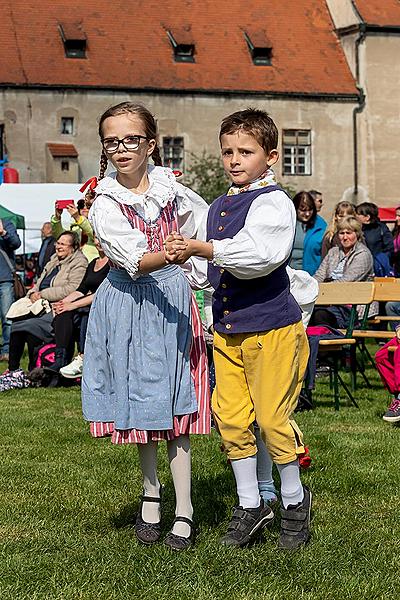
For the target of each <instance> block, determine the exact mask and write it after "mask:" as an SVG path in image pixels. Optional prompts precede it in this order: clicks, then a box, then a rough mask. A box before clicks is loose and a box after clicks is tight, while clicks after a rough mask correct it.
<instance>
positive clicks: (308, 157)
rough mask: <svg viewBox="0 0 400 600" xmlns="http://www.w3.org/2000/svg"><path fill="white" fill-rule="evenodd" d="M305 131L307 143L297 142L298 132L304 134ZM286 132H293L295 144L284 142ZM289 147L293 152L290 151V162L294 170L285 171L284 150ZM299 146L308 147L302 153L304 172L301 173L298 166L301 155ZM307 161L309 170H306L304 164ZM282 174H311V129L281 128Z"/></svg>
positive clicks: (307, 175)
mask: <svg viewBox="0 0 400 600" xmlns="http://www.w3.org/2000/svg"><path fill="white" fill-rule="evenodd" d="M304 133H307V135H308V139H309V141H308V143H307V144H304V143H302V144H300V143H299V134H304ZM288 134H292V135H293V134H294V136H295V140H296V143H295V144H290V143H287V142H285V135H288ZM287 148H289V149H291V150H292V151H293V152H291V155H292V156H291V161H290V162H291V164H293V165H294V172H292V171H291V172H287V171H286V170H285V158H286V155H285V150H286V149H287ZM300 148H304V149H305V148H308V152H307V151H305V152H304V154H303V157H304V169H305V172H304V173H301V172H300V171H299V168H300V166H301V165H300V160H299V159H300V158H301V156H299V149H300ZM307 162H308V167H309V170H308V171H306V166H307ZM282 175H283V176H284V177H286V176H287V177H310V176H311V175H312V129H293V128H290V129H282Z"/></svg>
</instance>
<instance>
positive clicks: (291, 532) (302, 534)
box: [278, 485, 312, 550]
mask: <svg viewBox="0 0 400 600" xmlns="http://www.w3.org/2000/svg"><path fill="white" fill-rule="evenodd" d="M303 490H304V498H303V501H302V502H300V503H299V504H296V505H295V506H292V505H289V506H288V507H287V509H284V508H283V506H281V535H280V538H279V544H278V546H279V548H282V549H283V550H297V548H299V547H300V546H302V545H304V544H306V543H307V542H308V540H309V539H310V519H311V500H312V494H311V492H310V490H309V489H308V487H307V486H305V485H303Z"/></svg>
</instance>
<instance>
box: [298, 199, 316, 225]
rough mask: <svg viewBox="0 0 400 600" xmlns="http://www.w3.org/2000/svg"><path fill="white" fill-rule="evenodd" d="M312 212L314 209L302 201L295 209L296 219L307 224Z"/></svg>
mask: <svg viewBox="0 0 400 600" xmlns="http://www.w3.org/2000/svg"><path fill="white" fill-rule="evenodd" d="M313 212H314V207H312V206H311V205H310V204H309V203H308V202H307V201H305V200H302V201H301V202H300V204H299V208H298V209H297V218H298V220H299V221H301V222H302V223H308V221H309V220H310V219H311V218H312V216H313Z"/></svg>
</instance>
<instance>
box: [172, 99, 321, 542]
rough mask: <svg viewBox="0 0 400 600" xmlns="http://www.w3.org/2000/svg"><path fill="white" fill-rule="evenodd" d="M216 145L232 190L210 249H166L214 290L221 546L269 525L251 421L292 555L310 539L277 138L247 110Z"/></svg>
mask: <svg viewBox="0 0 400 600" xmlns="http://www.w3.org/2000/svg"><path fill="white" fill-rule="evenodd" d="M220 143H221V151H222V160H223V164H224V169H225V171H226V173H227V175H228V176H229V177H230V179H231V181H232V185H231V187H230V189H229V190H228V192H227V194H226V195H223V196H221V197H220V198H217V200H215V201H214V202H213V204H212V205H211V206H210V209H209V213H208V219H207V233H206V239H207V240H209V241H207V242H202V241H199V240H194V239H188V238H187V237H186V238H184V237H183V236H179V235H178V234H174V235H171V236H169V237H168V238H167V240H166V249H167V251H168V257H171V259H173V260H174V261H175V262H182V263H183V262H185V261H186V260H187V259H188V258H189V257H191V256H199V257H204V258H206V259H207V260H208V261H209V265H208V278H209V281H210V283H211V285H212V287H213V288H214V290H215V292H214V297H213V316H214V330H215V334H214V361H215V370H216V388H215V391H214V394H213V400H212V406H213V413H214V418H215V423H216V425H217V427H218V430H219V432H220V434H221V436H222V439H223V443H224V447H225V450H226V453H227V455H228V458H229V459H230V461H231V465H232V469H233V473H234V476H235V479H236V488H237V493H238V497H239V506H238V507H236V508H235V509H234V511H233V517H232V520H231V522H230V524H229V527H228V531H227V533H226V534H225V535H224V536H223V538H222V540H221V542H222V543H223V544H226V545H231V546H244V545H245V544H247V543H249V542H250V541H252V540H253V539H254V537H255V536H256V535H257V532H258V531H259V530H260V529H261V528H263V527H264V526H265V525H267V524H268V523H269V522H270V521H271V519H272V518H273V512H272V510H271V508H270V507H269V506H266V505H264V502H263V500H262V499H261V498H260V493H259V489H258V483H257V456H256V455H257V446H256V440H255V435H254V429H253V423H254V421H255V420H257V423H258V425H259V427H260V431H261V435H262V438H263V439H264V441H265V443H266V445H267V448H268V451H269V453H270V455H271V457H272V459H273V460H274V462H275V463H276V464H277V467H278V470H279V473H280V478H281V497H282V507H281V515H282V520H281V535H280V541H279V545H280V547H281V548H286V549H295V548H297V547H299V546H300V545H301V544H304V543H306V542H307V541H308V539H309V536H310V531H309V525H310V509H311V492H310V491H309V489H308V488H307V487H306V486H303V485H302V484H301V481H300V474H299V464H298V458H297V456H298V454H301V453H303V452H304V446H303V442H302V436H301V432H300V431H299V429H298V428H297V426H296V424H295V422H294V421H293V420H292V419H291V415H292V413H293V411H294V409H295V407H296V404H297V399H298V395H299V393H300V389H301V385H302V381H303V376H304V372H305V369H306V365H307V359H308V344H307V338H306V335H305V332H304V327H303V324H302V322H301V312H300V309H299V307H298V305H297V303H296V302H295V300H294V298H293V296H292V295H291V294H290V290H289V278H288V275H287V272H286V264H287V262H288V259H289V256H290V253H291V249H292V245H293V238H294V234H295V227H296V213H295V210H294V207H293V203H292V201H291V200H290V198H289V197H288V196H287V195H286V194H285V193H284V192H283V190H281V189H280V188H279V186H277V185H276V183H275V179H274V174H273V172H272V171H271V167H272V165H274V164H275V163H276V162H277V160H278V151H277V150H276V147H277V143H278V132H277V129H276V126H275V124H274V122H273V121H272V119H271V118H270V117H269V116H268V115H267V113H265V112H263V111H260V110H255V109H247V110H243V111H239V112H237V113H234V114H232V115H230V116H228V117H226V118H225V119H224V120H223V122H222V125H221V130H220Z"/></svg>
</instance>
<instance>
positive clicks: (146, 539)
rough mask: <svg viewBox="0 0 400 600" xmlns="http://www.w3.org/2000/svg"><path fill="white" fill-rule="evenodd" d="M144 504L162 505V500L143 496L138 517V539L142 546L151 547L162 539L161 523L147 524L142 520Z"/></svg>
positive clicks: (136, 528)
mask: <svg viewBox="0 0 400 600" xmlns="http://www.w3.org/2000/svg"><path fill="white" fill-rule="evenodd" d="M144 502H158V504H160V503H161V497H160V498H153V497H152V496H142V499H141V501H140V506H139V512H138V514H137V516H136V523H135V533H136V537H137V539H138V540H139V542H141V543H142V544H146V545H147V546H150V545H151V544H155V543H156V542H158V540H159V539H160V537H161V521H159V522H158V523H147V522H146V521H144V520H143V519H142V510H143V503H144Z"/></svg>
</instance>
